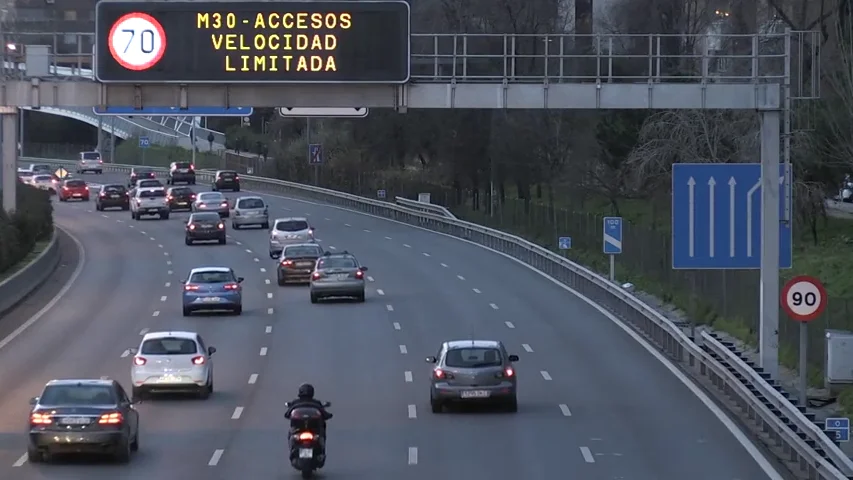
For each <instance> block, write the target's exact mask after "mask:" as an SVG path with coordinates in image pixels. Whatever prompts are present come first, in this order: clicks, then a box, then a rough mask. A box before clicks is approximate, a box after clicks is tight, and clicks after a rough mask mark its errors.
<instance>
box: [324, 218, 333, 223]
mask: <svg viewBox="0 0 853 480" xmlns="http://www.w3.org/2000/svg"><path fill="white" fill-rule="evenodd" d="M323 220H328V221H330V222H331V221H332V219H331V218H324V219H323Z"/></svg>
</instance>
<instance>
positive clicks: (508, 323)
mask: <svg viewBox="0 0 853 480" xmlns="http://www.w3.org/2000/svg"><path fill="white" fill-rule="evenodd" d="M504 324H506V328H515V325H513V324H512V322H504Z"/></svg>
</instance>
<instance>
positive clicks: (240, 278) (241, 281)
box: [237, 277, 245, 283]
mask: <svg viewBox="0 0 853 480" xmlns="http://www.w3.org/2000/svg"><path fill="white" fill-rule="evenodd" d="M243 280H245V278H243V277H237V283H243Z"/></svg>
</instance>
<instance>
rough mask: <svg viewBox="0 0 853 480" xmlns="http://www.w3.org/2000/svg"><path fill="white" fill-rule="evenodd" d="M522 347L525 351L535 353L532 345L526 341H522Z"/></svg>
mask: <svg viewBox="0 0 853 480" xmlns="http://www.w3.org/2000/svg"><path fill="white" fill-rule="evenodd" d="M521 348H523V349H524V351H525V352H527V353H533V349H532V348H530V345H528V344H526V343H522V344H521Z"/></svg>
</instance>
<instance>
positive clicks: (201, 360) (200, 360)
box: [193, 355, 204, 365]
mask: <svg viewBox="0 0 853 480" xmlns="http://www.w3.org/2000/svg"><path fill="white" fill-rule="evenodd" d="M193 365H204V357H203V356H201V355H199V356H197V357H193Z"/></svg>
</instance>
